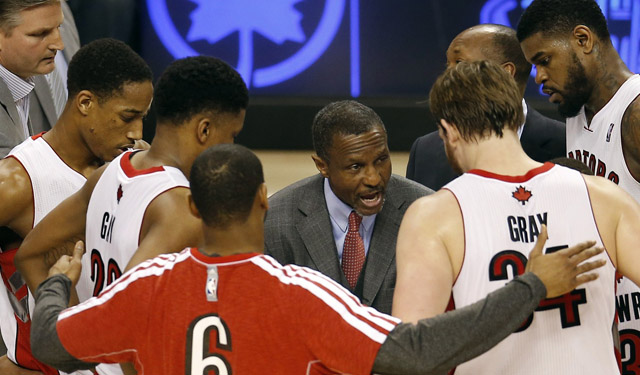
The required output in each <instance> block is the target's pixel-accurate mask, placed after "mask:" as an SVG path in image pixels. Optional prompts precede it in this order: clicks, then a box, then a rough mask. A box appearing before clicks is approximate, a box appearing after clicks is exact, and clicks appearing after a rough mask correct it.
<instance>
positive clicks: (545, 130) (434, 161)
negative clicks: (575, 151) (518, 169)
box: [407, 105, 567, 190]
mask: <svg viewBox="0 0 640 375" xmlns="http://www.w3.org/2000/svg"><path fill="white" fill-rule="evenodd" d="M565 140H566V133H565V125H564V124H563V123H561V122H559V121H556V120H552V119H550V118H547V117H544V116H543V115H541V114H540V113H539V112H538V111H536V110H535V109H533V108H531V107H530V106H529V105H527V118H526V120H525V123H524V128H523V129H522V136H520V143H521V144H522V148H523V149H524V152H525V153H526V154H527V155H529V157H530V158H532V159H534V160H536V161H539V162H545V161H549V160H551V159H553V158H557V157H563V156H566V147H567V146H566V141H565ZM458 176H459V175H458V174H457V173H456V172H454V170H453V168H451V165H450V164H449V162H448V161H447V155H446V153H445V151H444V143H443V142H442V139H440V137H439V136H438V132H437V131H435V132H431V133H429V134H426V135H423V136H422V137H420V138H418V139H416V140H415V142H413V145H412V146H411V153H410V155H409V163H408V164H407V178H408V179H410V180H413V181H416V182H419V183H421V184H423V185H424V186H428V187H430V188H431V189H434V190H439V189H440V188H442V187H443V186H444V185H446V184H448V183H449V182H451V181H452V180H453V179H455V178H456V177H458Z"/></svg>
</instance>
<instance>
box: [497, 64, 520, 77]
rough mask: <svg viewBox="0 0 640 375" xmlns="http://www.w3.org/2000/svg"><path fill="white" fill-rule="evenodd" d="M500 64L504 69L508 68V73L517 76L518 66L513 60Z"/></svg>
mask: <svg viewBox="0 0 640 375" xmlns="http://www.w3.org/2000/svg"><path fill="white" fill-rule="evenodd" d="M500 66H502V69H504V70H506V71H507V73H509V74H510V75H511V77H515V76H516V66H515V64H514V63H512V62H511V61H507V62H506V63H503V64H502V65H500Z"/></svg>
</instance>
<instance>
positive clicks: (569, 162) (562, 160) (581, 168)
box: [549, 156, 595, 176]
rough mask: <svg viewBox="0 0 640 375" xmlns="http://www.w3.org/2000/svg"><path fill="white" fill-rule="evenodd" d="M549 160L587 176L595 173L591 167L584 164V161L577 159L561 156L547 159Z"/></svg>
mask: <svg viewBox="0 0 640 375" xmlns="http://www.w3.org/2000/svg"><path fill="white" fill-rule="evenodd" d="M549 162H550V163H553V164H557V165H562V166H563V167H567V168H571V169H575V170H576V171H578V172H580V173H582V174H586V175H589V176H593V175H595V173H594V172H593V171H592V170H591V168H589V166H588V165H586V164H585V163H583V162H581V161H580V160H577V159H572V158H568V157H565V156H561V157H558V158H554V159H551V160H549Z"/></svg>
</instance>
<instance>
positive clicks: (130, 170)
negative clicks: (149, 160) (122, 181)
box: [120, 151, 164, 178]
mask: <svg viewBox="0 0 640 375" xmlns="http://www.w3.org/2000/svg"><path fill="white" fill-rule="evenodd" d="M135 152H138V151H127V152H125V154H124V155H122V157H121V158H120V167H121V168H122V171H123V172H124V174H126V175H127V177H129V178H133V177H136V176H141V175H143V174H149V173H155V172H161V171H164V167H163V166H158V167H151V168H147V169H140V170H138V169H135V168H134V167H133V165H131V155H133V154H134V153H135Z"/></svg>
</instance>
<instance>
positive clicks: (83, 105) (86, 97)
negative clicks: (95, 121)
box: [73, 90, 96, 116]
mask: <svg viewBox="0 0 640 375" xmlns="http://www.w3.org/2000/svg"><path fill="white" fill-rule="evenodd" d="M95 100H96V97H95V95H94V94H93V93H92V92H91V91H89V90H82V91H80V92H79V93H77V94H76V96H75V98H74V102H73V104H74V105H75V106H76V108H77V109H78V111H79V112H80V113H81V114H83V115H84V116H87V115H88V114H89V111H90V110H91V108H93V103H94V101H95Z"/></svg>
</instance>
